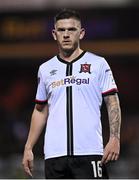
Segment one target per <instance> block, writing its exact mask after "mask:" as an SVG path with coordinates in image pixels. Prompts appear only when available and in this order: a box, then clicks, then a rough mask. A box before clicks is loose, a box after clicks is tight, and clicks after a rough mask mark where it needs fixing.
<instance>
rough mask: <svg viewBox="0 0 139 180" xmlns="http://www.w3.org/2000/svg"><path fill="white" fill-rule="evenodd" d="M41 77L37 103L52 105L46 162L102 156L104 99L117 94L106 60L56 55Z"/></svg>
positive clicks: (45, 152)
mask: <svg viewBox="0 0 139 180" xmlns="http://www.w3.org/2000/svg"><path fill="white" fill-rule="evenodd" d="M38 78H39V83H38V88H37V94H36V102H37V103H48V106H49V116H48V120H47V127H46V133H45V145H44V154H45V159H47V158H51V157H58V156H65V155H89V154H99V155H103V139H102V127H101V114H100V107H101V105H102V97H103V96H105V95H107V93H110V92H112V93H113V92H117V86H116V84H115V81H114V78H113V74H112V71H111V69H110V67H109V65H108V63H107V62H106V60H105V59H104V58H103V57H100V56H97V55H94V54H92V53H90V52H83V53H82V54H81V55H80V56H79V57H77V58H76V59H74V60H73V61H72V62H66V61H64V60H63V59H61V58H60V57H59V56H55V57H53V58H52V59H51V60H49V61H47V62H45V63H43V64H42V65H41V66H40V68H39V71H38ZM57 117H61V118H57ZM92 129H94V131H92Z"/></svg>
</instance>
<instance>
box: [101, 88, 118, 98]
mask: <svg viewBox="0 0 139 180" xmlns="http://www.w3.org/2000/svg"><path fill="white" fill-rule="evenodd" d="M115 93H118V89H116V88H113V89H110V90H109V91H106V92H104V93H102V96H103V97H105V96H108V95H114V94H115Z"/></svg>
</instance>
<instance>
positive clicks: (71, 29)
mask: <svg viewBox="0 0 139 180" xmlns="http://www.w3.org/2000/svg"><path fill="white" fill-rule="evenodd" d="M76 30H77V29H76V28H74V27H72V28H69V29H68V31H76Z"/></svg>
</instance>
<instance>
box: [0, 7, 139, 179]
mask: <svg viewBox="0 0 139 180" xmlns="http://www.w3.org/2000/svg"><path fill="white" fill-rule="evenodd" d="M76 9H77V10H78V11H79V12H80V13H81V17H82V21H83V26H84V27H85V29H86V37H85V38H84V40H83V42H82V47H83V48H84V49H85V50H89V51H91V52H93V53H96V54H98V55H100V56H103V57H105V59H106V60H107V61H108V63H109V64H110V66H111V68H112V70H113V74H114V77H115V80H116V83H117V86H118V89H119V98H120V103H121V109H122V127H121V154H120V158H119V160H118V161H117V162H115V163H111V164H108V168H109V171H110V177H111V178H139V171H138V166H139V153H138V151H139V150H138V149H139V135H138V127H139V122H138V121H139V110H138V108H139V107H138V102H139V95H138V92H139V80H138V78H139V25H138V19H139V13H138V12H139V11H138V10H139V8H138V6H135V5H134V6H133V5H131V6H129V5H128V6H124V7H123V6H122V7H105V8H103V7H88V8H83V7H82V8H76ZM58 10H59V8H55V9H51V8H49V9H47V8H44V9H42V10H35V11H34V10H28V11H26V10H25V9H24V10H22V11H18V10H8V11H2V12H1V13H0V178H26V176H25V175H24V173H23V170H22V167H21V161H22V154H23V150H24V144H25V142H26V138H27V134H28V130H29V125H30V118H31V114H32V110H33V108H34V98H35V94H36V87H37V71H38V67H39V65H40V64H41V63H43V62H45V61H47V60H48V59H49V58H51V57H52V56H53V55H55V54H56V53H57V49H56V45H55V42H54V41H53V39H52V36H51V30H52V28H53V16H54V15H55V14H56V13H57V12H58ZM102 124H103V127H104V129H103V134H104V143H106V142H107V140H108V134H109V129H108V119H107V112H106V109H105V105H104V104H103V106H102ZM43 133H44V132H43ZM34 153H35V178H44V176H43V134H42V135H41V137H40V139H39V141H38V143H37V145H36V146H35V148H34Z"/></svg>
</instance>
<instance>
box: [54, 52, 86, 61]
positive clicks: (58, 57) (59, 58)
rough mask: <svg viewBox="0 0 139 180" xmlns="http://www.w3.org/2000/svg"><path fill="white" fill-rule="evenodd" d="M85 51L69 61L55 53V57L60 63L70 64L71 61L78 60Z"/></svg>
mask: <svg viewBox="0 0 139 180" xmlns="http://www.w3.org/2000/svg"><path fill="white" fill-rule="evenodd" d="M85 53H86V51H83V52H82V53H81V54H80V55H79V56H78V57H77V58H75V59H73V60H72V61H71V62H68V61H65V60H64V59H62V58H61V57H60V56H59V55H57V59H58V60H59V61H60V62H62V63H65V64H71V63H74V62H76V61H78V60H79V59H80V58H81V57H82V56H83V55H84V54H85Z"/></svg>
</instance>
